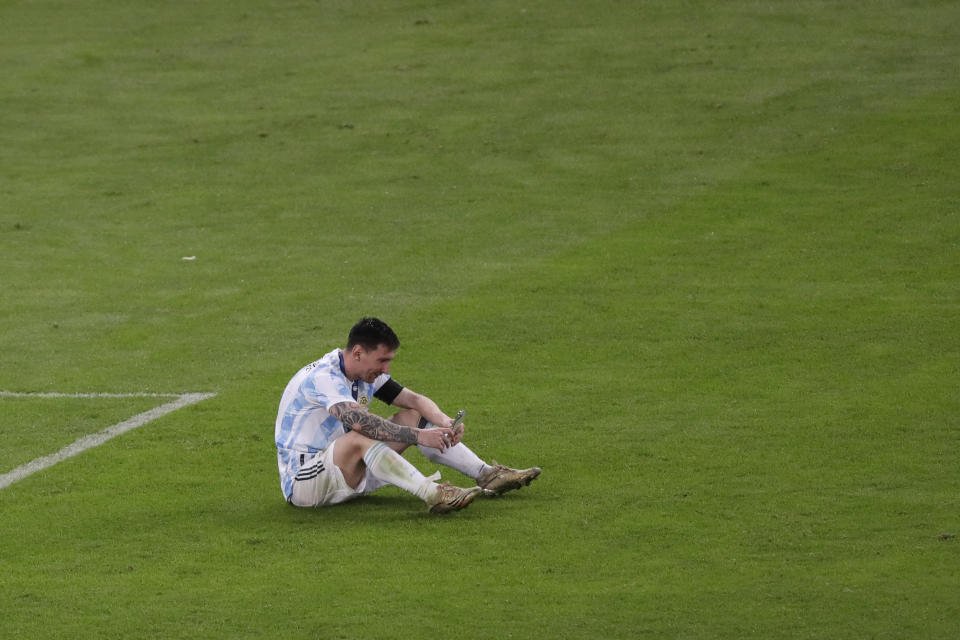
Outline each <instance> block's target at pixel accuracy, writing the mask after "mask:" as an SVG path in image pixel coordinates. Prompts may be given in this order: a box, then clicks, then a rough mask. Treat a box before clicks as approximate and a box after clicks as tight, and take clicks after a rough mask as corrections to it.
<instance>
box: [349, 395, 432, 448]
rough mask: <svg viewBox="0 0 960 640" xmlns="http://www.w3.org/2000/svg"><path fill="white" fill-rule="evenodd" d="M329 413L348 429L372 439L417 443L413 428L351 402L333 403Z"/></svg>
mask: <svg viewBox="0 0 960 640" xmlns="http://www.w3.org/2000/svg"><path fill="white" fill-rule="evenodd" d="M330 413H332V414H333V415H334V416H336V417H337V419H339V420H340V422H342V423H343V425H344V426H345V427H347V428H348V429H352V430H354V431H357V432H359V433H360V434H362V435H365V436H367V437H368V438H371V439H373V440H390V441H392V442H403V443H406V444H416V443H417V432H416V430H415V429H411V428H410V427H404V426H403V425H399V424H394V423H392V422H390V421H389V420H384V419H383V418H381V417H380V416H378V415H374V414H372V413H367V412H366V411H363V410H361V409H360V408H359V407H358V406H357V405H354V404H352V403H350V404H348V403H341V404H338V405H335V406H333V407H331V409H330Z"/></svg>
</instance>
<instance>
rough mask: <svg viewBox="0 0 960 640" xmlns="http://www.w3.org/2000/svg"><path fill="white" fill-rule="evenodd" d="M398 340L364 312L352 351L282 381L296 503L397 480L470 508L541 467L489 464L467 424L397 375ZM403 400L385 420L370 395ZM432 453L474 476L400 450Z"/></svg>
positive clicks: (442, 504) (345, 495) (288, 476)
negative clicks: (430, 470)
mask: <svg viewBox="0 0 960 640" xmlns="http://www.w3.org/2000/svg"><path fill="white" fill-rule="evenodd" d="M399 346H400V340H399V339H398V338H397V335H396V334H395V333H394V332H393V329H391V328H390V327H389V326H387V324H386V323H384V322H382V321H381V320H378V319H377V318H363V319H362V320H360V321H359V322H358V323H357V324H356V325H354V326H353V328H352V329H351V330H350V335H349V337H348V339H347V346H346V348H345V349H334V350H333V351H331V352H330V353H328V354H326V355H325V356H323V357H322V358H320V359H319V360H317V361H316V362H313V363H311V364H308V365H307V366H305V367H304V368H302V369H300V371H299V372H298V373H297V374H296V375H295V376H294V377H293V379H291V380H290V382H289V383H288V384H287V387H286V389H284V392H283V397H282V398H281V400H280V409H279V411H278V413H277V424H276V430H275V436H276V443H277V463H278V465H279V467H280V487H281V489H282V491H283V496H284V498H286V500H287V502H289V503H290V504H293V505H296V506H298V507H321V506H326V505H333V504H337V503H340V502H344V501H346V500H351V499H353V498H356V497H358V496H362V495H365V494H367V493H370V492H372V491H375V490H377V489H379V488H380V487H382V486H384V485H387V484H392V485H394V486H397V487H400V488H401V489H403V490H405V491H408V492H410V493H412V494H414V495H415V496H417V497H418V498H420V499H421V500H423V501H424V502H425V503H426V504H427V507H428V509H429V510H430V512H431V513H448V512H451V511H457V510H460V509H463V508H464V507H466V506H467V505H469V504H470V503H471V502H472V501H473V499H474V498H475V497H477V495H479V494H481V493H485V494H488V495H499V494H502V493H505V492H507V491H510V490H513V489H519V488H520V487H522V486H524V485H529V484H530V482H531V481H532V480H533V479H534V478H536V477H537V476H538V475H540V469H539V468H538V467H532V468H530V469H521V470H518V469H511V468H509V467H505V466H503V465H499V464H497V462H496V461H493V464H487V463H486V462H484V461H483V460H481V459H480V458H479V457H477V455H476V454H475V453H474V452H473V451H471V450H470V449H469V448H467V446H466V445H465V444H463V442H461V440H462V438H463V429H462V428H459V427H458V428H457V429H456V430H454V429H452V428H451V427H453V426H454V420H453V419H452V418H450V416H448V415H446V414H445V413H444V412H443V411H441V410H440V408H439V407H438V406H437V404H436V403H435V402H434V401H433V400H431V399H430V398H428V397H426V396H423V395H420V394H419V393H415V392H414V391H412V390H410V389H407V388H405V387H403V386H401V385H400V384H399V383H397V382H396V381H395V380H393V379H392V378H391V377H390V363H391V362H392V361H393V359H394V357H395V355H396V352H397V348H398V347H399ZM372 398H377V399H378V400H381V401H382V402H384V403H386V404H388V405H393V406H396V407H400V408H401V409H403V411H400V412H399V413H397V414H395V415H394V416H393V417H391V418H390V419H389V420H385V419H383V418H381V417H379V416H377V415H375V414H372V413H369V406H370V401H371V399H372ZM414 444H415V445H417V448H419V449H420V451H421V452H422V453H423V454H424V455H425V456H426V457H427V458H428V459H429V460H431V461H433V462H436V463H438V464H443V465H446V466H448V467H450V468H452V469H456V470H457V471H460V472H461V473H463V474H465V475H467V476H469V477H471V478H473V479H475V480H476V482H477V486H475V487H470V488H467V489H464V488H460V487H455V486H452V485H451V484H450V483H449V482H445V483H443V484H438V483H437V482H434V479H433V478H427V477H424V475H423V474H421V473H420V472H419V471H418V470H417V468H416V467H414V466H413V465H412V464H410V463H409V462H408V461H407V460H406V459H405V458H403V456H401V455H400V454H401V453H403V451H404V450H405V449H406V448H407V447H409V446H410V445H414Z"/></svg>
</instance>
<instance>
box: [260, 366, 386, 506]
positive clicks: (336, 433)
mask: <svg viewBox="0 0 960 640" xmlns="http://www.w3.org/2000/svg"><path fill="white" fill-rule="evenodd" d="M389 379H390V376H389V375H388V374H383V375H381V376H380V377H378V378H377V379H376V380H374V381H373V383H372V384H370V383H368V382H364V381H363V380H357V381H350V380H348V379H347V376H346V374H345V373H344V371H343V351H342V350H341V349H334V350H333V351H331V352H330V353H328V354H327V355H325V356H323V357H322V358H320V359H319V360H317V361H316V362H311V363H310V364H308V365H307V366H305V367H304V368H302V369H300V371H298V372H297V374H296V375H295V376H293V378H292V379H291V380H290V382H289V383H288V384H287V388H286V389H284V391H283V397H282V398H281V399H280V409H279V411H278V412H277V424H276V428H275V430H274V436H275V439H276V443H277V464H278V466H279V468H280V486H281V488H282V489H283V495H284V497H285V498H287V499H289V498H290V495H291V493H292V491H293V479H294V476H296V475H297V471H298V470H299V469H300V465H301V456H303V459H308V458H311V457H313V456H314V454H316V453H318V452H320V451H323V450H324V449H326V448H327V447H328V446H329V445H330V443H331V442H333V441H334V440H336V439H337V438H339V437H340V436H341V435H343V434H344V427H343V423H342V422H340V421H339V420H337V418H335V417H334V416H332V415H330V412H329V411H328V409H329V408H330V407H332V406H333V405H335V404H338V403H340V402H356V403H357V404H359V405H360V407H361V408H362V409H364V410H365V411H366V410H368V409H369V407H370V401H371V400H372V399H373V394H374V393H376V391H377V390H378V389H380V387H382V386H383V385H384V384H386V382H387V381H388V380H389Z"/></svg>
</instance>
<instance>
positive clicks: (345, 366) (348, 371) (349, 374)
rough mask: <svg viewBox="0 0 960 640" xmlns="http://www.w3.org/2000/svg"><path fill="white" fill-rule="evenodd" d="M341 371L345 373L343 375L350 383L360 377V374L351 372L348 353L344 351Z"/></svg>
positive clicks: (341, 352)
mask: <svg viewBox="0 0 960 640" xmlns="http://www.w3.org/2000/svg"><path fill="white" fill-rule="evenodd" d="M340 370H341V371H343V375H345V376H346V377H347V380H349V381H350V382H354V381H355V380H357V378H359V377H360V374H358V373H355V372H354V371H352V370H351V368H350V360H349V359H348V357H347V352H346V351H343V350H341V351H340Z"/></svg>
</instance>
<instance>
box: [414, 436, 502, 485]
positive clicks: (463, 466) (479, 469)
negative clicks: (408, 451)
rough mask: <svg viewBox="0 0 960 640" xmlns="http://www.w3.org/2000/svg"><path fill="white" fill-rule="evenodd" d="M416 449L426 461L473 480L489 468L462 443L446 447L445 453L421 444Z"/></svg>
mask: <svg viewBox="0 0 960 640" xmlns="http://www.w3.org/2000/svg"><path fill="white" fill-rule="evenodd" d="M417 448H418V449H420V452H421V453H423V455H425V456H426V457H427V460H430V461H431V462H436V463H437V464H442V465H445V466H448V467H450V468H451V469H456V470H457V471H459V472H460V473H462V474H463V475H465V476H469V477H471V478H473V479H474V480H476V479H477V478H479V477H480V475H481V474H482V473H483V472H484V471H486V470H487V469H489V468H490V465H488V464H487V463H486V462H484V461H483V460H481V459H480V458H479V457H478V456H477V454H475V453H474V452H473V451H471V450H470V448H469V447H467V445H465V444H463V443H462V442H461V443H460V444H458V445H455V446H452V447H447V450H446V451H440V449H434V448H433V447H425V446H424V445H422V444H418V445H417Z"/></svg>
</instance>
